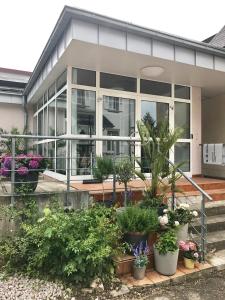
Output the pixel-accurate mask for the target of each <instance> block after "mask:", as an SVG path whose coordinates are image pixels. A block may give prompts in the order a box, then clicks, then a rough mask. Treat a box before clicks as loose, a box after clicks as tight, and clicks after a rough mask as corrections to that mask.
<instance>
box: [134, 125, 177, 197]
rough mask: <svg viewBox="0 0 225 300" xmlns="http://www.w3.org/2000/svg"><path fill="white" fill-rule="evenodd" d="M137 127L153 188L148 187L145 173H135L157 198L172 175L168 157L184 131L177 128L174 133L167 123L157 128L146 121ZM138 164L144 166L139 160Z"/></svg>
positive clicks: (152, 195)
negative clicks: (167, 178) (170, 174)
mask: <svg viewBox="0 0 225 300" xmlns="http://www.w3.org/2000/svg"><path fill="white" fill-rule="evenodd" d="M137 127H138V132H139V135H140V139H141V145H142V148H143V151H144V155H145V159H146V160H147V161H148V163H149V169H150V170H151V174H152V179H151V186H149V185H148V182H147V181H146V177H145V175H144V174H143V173H141V172H139V171H135V173H136V175H137V176H139V178H140V179H141V180H143V181H144V182H145V184H146V188H148V189H150V191H151V197H152V198H156V197H157V194H158V192H159V189H160V184H161V183H162V179H163V178H165V177H167V176H168V175H169V173H170V170H169V167H168V163H167V161H166V157H168V153H169V151H170V149H171V148H172V146H173V145H174V144H175V143H176V142H177V140H178V139H179V138H180V137H181V133H182V131H181V129H180V128H176V129H175V130H174V131H171V130H169V128H168V123H167V122H161V123H159V124H158V125H157V126H155V124H152V122H147V121H146V120H143V121H140V122H138V123H137ZM137 162H138V164H139V165H140V166H142V164H141V162H140V161H138V160H137Z"/></svg>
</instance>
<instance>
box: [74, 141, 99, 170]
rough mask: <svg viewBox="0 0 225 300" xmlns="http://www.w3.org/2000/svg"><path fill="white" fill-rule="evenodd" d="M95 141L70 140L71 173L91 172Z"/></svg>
mask: <svg viewBox="0 0 225 300" xmlns="http://www.w3.org/2000/svg"><path fill="white" fill-rule="evenodd" d="M94 157H95V142H90V141H87V142H86V141H82V142H72V175H90V174H92V167H93V158H94Z"/></svg>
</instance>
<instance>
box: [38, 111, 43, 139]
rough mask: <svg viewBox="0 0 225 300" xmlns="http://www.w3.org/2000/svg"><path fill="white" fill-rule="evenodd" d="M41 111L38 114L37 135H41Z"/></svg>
mask: <svg viewBox="0 0 225 300" xmlns="http://www.w3.org/2000/svg"><path fill="white" fill-rule="evenodd" d="M43 129H44V126H43V110H42V111H40V112H39V113H38V135H43V131H44V130H43Z"/></svg>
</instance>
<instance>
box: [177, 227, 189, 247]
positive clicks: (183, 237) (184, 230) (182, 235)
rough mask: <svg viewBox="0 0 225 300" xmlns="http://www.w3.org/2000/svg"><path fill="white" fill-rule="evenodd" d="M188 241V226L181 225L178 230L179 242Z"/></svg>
mask: <svg viewBox="0 0 225 300" xmlns="http://www.w3.org/2000/svg"><path fill="white" fill-rule="evenodd" d="M187 240H188V224H184V225H180V226H179V228H178V230H177V242H178V243H179V242H180V241H184V242H186V241H187Z"/></svg>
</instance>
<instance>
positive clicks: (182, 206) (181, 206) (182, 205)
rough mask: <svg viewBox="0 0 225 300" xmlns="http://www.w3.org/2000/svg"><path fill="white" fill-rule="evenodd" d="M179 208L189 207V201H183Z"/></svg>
mask: <svg viewBox="0 0 225 300" xmlns="http://www.w3.org/2000/svg"><path fill="white" fill-rule="evenodd" d="M179 208H183V209H189V208H190V206H189V204H187V203H181V204H180V206H179Z"/></svg>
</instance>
